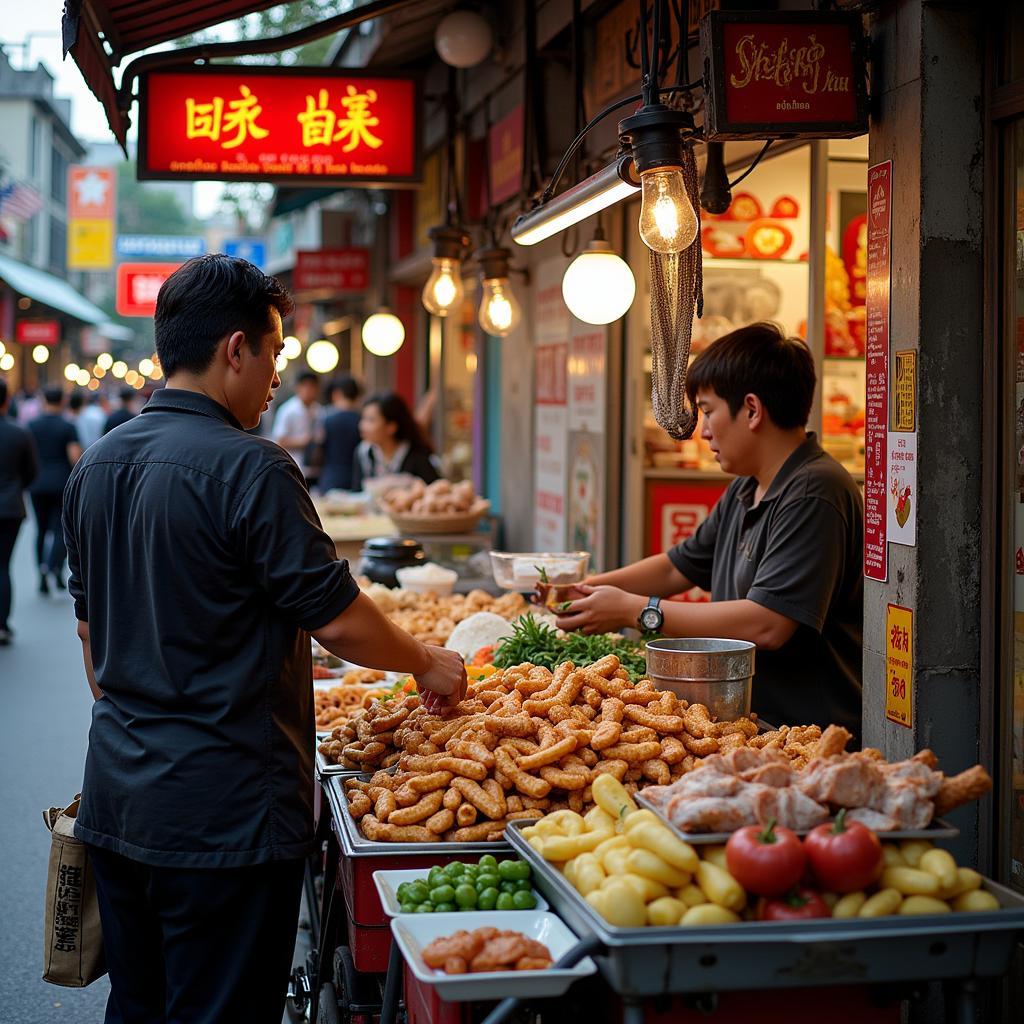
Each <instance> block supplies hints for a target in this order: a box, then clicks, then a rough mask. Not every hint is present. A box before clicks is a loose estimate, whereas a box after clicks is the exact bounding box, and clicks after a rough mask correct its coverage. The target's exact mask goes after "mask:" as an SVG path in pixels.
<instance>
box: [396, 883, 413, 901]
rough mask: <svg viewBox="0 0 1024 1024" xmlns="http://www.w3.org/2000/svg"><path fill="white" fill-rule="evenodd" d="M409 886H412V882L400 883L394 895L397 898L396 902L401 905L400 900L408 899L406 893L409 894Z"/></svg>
mask: <svg viewBox="0 0 1024 1024" xmlns="http://www.w3.org/2000/svg"><path fill="white" fill-rule="evenodd" d="M411 886H412V882H403V883H402V884H401V885H400V886H399V887H398V888H397V889H396V890H395V895H396V896H397V897H398V902H399V903H401V902H402V900H404V899H407V898H408V892H409V889H410V887H411Z"/></svg>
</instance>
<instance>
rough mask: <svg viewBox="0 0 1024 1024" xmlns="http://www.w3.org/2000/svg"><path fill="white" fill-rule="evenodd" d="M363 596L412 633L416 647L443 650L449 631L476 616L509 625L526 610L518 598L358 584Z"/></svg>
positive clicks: (395, 622)
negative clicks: (440, 594) (486, 615)
mask: <svg viewBox="0 0 1024 1024" xmlns="http://www.w3.org/2000/svg"><path fill="white" fill-rule="evenodd" d="M360 586H361V587H362V589H363V592H364V593H365V594H366V595H367V596H368V597H370V598H371V600H372V601H373V602H374V604H376V605H377V607H378V608H379V609H380V610H381V611H382V612H383V613H384V614H385V615H386V616H387V617H388V618H389V619H390V620H391V621H392V622H393V623H394V624H395V625H396V626H398V627H400V628H401V629H404V630H405V631H406V632H407V633H412V635H413V636H414V637H416V639H417V640H419V641H420V643H424V644H434V645H436V646H438V647H443V646H444V645H445V644H446V643H447V642H448V638H449V637H450V636H451V633H452V630H453V629H454V628H455V627H456V626H457V625H458V624H459V623H460V622H461V621H462V620H463V619H466V618H469V616H470V615H475V614H476V613H477V612H493V613H494V614H495V615H500V616H501V617H502V618H503V619H507V620H508V621H509V622H511V621H512V620H513V619H518V618H519V616H520V615H522V614H523V613H524V612H526V611H527V610H528V608H529V606H528V605H527V603H526V600H525V599H524V598H523V595H522V594H515V593H507V594H502V595H501V597H491V595H490V594H488V593H486V592H485V591H483V590H471V591H470V592H469V593H468V594H450V595H447V596H444V597H438V596H437V595H436V594H417V593H413V592H412V591H409V590H390V589H389V588H388V587H384V586H381V585H380V584H376V583H369V582H367V581H365V580H360Z"/></svg>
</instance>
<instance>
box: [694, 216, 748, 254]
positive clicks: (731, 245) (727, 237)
mask: <svg viewBox="0 0 1024 1024" xmlns="http://www.w3.org/2000/svg"><path fill="white" fill-rule="evenodd" d="M700 247H701V248H702V249H703V250H704V251H705V252H706V253H707V254H708V255H709V256H714V257H716V258H718V259H739V258H741V257H743V256H746V254H747V246H746V243H745V242H744V241H743V236H742V235H734V234H733V233H732V232H731V231H727V230H726V229H725V228H720V227H716V226H715V225H714V224H709V225H708V226H707V227H706V228H703V229H702V230H701V233H700Z"/></svg>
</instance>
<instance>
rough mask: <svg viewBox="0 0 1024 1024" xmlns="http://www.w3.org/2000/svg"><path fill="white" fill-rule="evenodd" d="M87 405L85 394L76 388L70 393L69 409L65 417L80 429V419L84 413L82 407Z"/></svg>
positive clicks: (76, 428) (76, 429)
mask: <svg viewBox="0 0 1024 1024" xmlns="http://www.w3.org/2000/svg"><path fill="white" fill-rule="evenodd" d="M84 407H85V396H84V395H83V394H82V392H81V390H80V389H79V388H75V389H74V390H73V391H72V392H71V394H70V395H68V409H67V412H66V413H64V419H66V420H67V421H68V423H70V424H71V425H72V426H73V427H74V428H75V431H76V432H77V431H78V421H79V418H80V417H81V415H82V409H83V408H84ZM79 441H81V435H79Z"/></svg>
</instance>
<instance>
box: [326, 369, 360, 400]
mask: <svg viewBox="0 0 1024 1024" xmlns="http://www.w3.org/2000/svg"><path fill="white" fill-rule="evenodd" d="M335 391H340V392H341V393H342V394H343V395H344V396H345V397H346V398H347V399H348V400H349V401H350V402H354V401H355V400H356V399H357V398H358V397H359V396H360V395H361V394H362V393H363V389H362V388H361V387H360V386H359V381H357V380H356V379H355V377H353V376H352V375H351V374H349V373H344V374H342V375H341V376H340V377H335V378H334V380H332V381H331V383H330V384H328V385H327V400H328V401H330V400H331V399H332V398H333V397H334V392H335Z"/></svg>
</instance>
